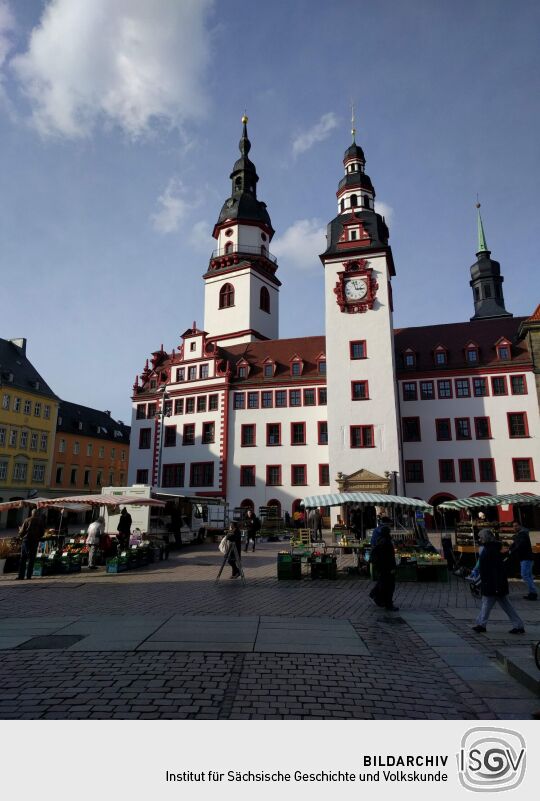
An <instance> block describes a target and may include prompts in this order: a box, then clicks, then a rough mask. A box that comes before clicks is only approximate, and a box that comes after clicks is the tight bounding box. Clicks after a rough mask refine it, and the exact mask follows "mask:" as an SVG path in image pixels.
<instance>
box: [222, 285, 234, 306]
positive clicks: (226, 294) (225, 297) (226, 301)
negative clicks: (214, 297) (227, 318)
mask: <svg viewBox="0 0 540 801" xmlns="http://www.w3.org/2000/svg"><path fill="white" fill-rule="evenodd" d="M230 306H234V287H233V285H232V284H224V285H223V286H222V287H221V289H220V290H219V308H220V309H228V308H229V307H230Z"/></svg>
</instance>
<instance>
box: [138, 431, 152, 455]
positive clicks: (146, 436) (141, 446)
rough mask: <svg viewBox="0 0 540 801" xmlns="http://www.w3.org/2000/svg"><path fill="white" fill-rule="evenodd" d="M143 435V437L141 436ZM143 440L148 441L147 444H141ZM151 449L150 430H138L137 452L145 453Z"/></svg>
mask: <svg viewBox="0 0 540 801" xmlns="http://www.w3.org/2000/svg"><path fill="white" fill-rule="evenodd" d="M143 435H144V436H143ZM143 439H144V440H145V441H146V440H147V441H148V444H143ZM151 447H152V429H151V428H140V429H139V450H140V451H147V450H149V449H150V448H151Z"/></svg>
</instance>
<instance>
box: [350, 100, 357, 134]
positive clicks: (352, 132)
mask: <svg viewBox="0 0 540 801" xmlns="http://www.w3.org/2000/svg"><path fill="white" fill-rule="evenodd" d="M351 136H352V140H353V145H355V144H356V127H355V124H354V103H353V102H352V100H351Z"/></svg>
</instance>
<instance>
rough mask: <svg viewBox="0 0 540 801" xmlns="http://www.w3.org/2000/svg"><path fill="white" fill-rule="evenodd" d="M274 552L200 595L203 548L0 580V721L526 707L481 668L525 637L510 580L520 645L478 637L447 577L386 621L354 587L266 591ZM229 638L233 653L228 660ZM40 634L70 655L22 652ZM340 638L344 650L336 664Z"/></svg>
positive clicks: (513, 687) (487, 711)
mask: <svg viewBox="0 0 540 801" xmlns="http://www.w3.org/2000/svg"><path fill="white" fill-rule="evenodd" d="M281 547H282V546H280V545H274V544H263V545H262V546H261V547H260V548H259V550H258V551H256V552H255V554H251V553H249V554H248V555H247V556H245V557H244V568H245V572H246V580H247V582H246V585H245V586H242V584H241V583H239V582H238V581H231V580H229V579H228V578H224V579H222V580H221V581H220V582H219V583H218V584H216V583H215V577H216V575H217V572H218V568H219V566H220V564H221V556H220V554H219V552H217V546H215V545H211V544H207V545H205V546H202V547H201V546H193V547H189V548H185V549H183V550H182V551H179V552H176V553H173V554H171V558H170V560H169V561H168V562H162V563H159V564H157V565H152V566H150V567H148V568H143V569H141V570H138V571H133V572H128V573H124V574H118V575H106V574H104V571H103V570H100V571H96V572H95V573H89V572H87V571H83V573H82V574H79V575H72V576H60V577H50V578H43V579H33V580H32V581H31V582H26V581H25V582H17V581H14V580H13V578H14V577H11V576H9V575H8V576H2V577H0V718H2V719H9V718H18V719H20V718H32V719H34V718H60V719H64V718H122V719H130V718H139V719H144V718H191V719H193V718H196V719H205V718H213V719H216V718H217V719H244V718H245V719H261V718H263V719H264V718H268V719H272V718H289V719H290V718H313V719H314V718H360V719H387V718H396V719H404V718H405V719H407V718H416V719H441V718H444V719H448V718H455V719H471V720H474V719H493V718H500V719H512V718H529V717H530V715H531V713H532V712H533V711H537V710H538V709H539V708H540V699H539V698H538V697H536V696H535V695H533V694H532V693H530V692H529V691H528V690H526V689H525V688H524V687H523V686H521V685H520V684H518V683H517V682H516V681H515V680H514V679H512V678H511V677H509V676H508V675H507V674H506V673H505V672H504V671H503V670H502V669H501V667H500V666H499V664H498V662H497V661H496V659H495V654H496V651H497V650H498V649H500V648H502V647H512V648H518V649H522V650H523V653H526V652H527V651H529V652H530V646H531V643H532V642H534V641H535V640H537V639H540V608H539V607H540V604H534V603H527V602H526V601H524V600H523V599H522V595H523V594H524V591H523V587H522V585H521V583H520V582H512V583H511V587H512V602H514V603H515V606H516V608H517V609H518V611H519V613H520V614H521V615H522V617H523V618H524V619H525V622H526V627H527V634H526V635H525V636H523V637H520V638H516V637H512V636H510V635H509V634H508V629H509V628H510V625H509V623H508V621H507V620H506V618H505V616H504V615H503V614H502V613H500V612H498V611H496V610H495V611H494V612H493V614H492V618H491V620H490V624H489V630H488V634H487V635H477V634H475V633H474V632H472V631H471V630H470V626H471V624H472V623H473V622H474V617H475V615H476V612H477V608H478V601H477V600H475V599H474V598H473V597H472V596H471V594H470V592H469V588H468V586H467V584H466V583H465V582H463V581H462V580H461V579H456V578H452V580H451V582H450V583H449V584H400V585H398V589H397V592H396V596H395V602H396V603H397V604H398V605H399V607H400V611H399V612H398V613H387V612H385V611H384V610H380V609H378V608H377V607H374V606H373V604H372V602H371V601H370V599H369V596H368V592H369V588H370V586H371V585H370V583H369V582H368V581H367V580H364V579H359V578H358V577H344V578H339V579H338V580H337V581H311V580H310V579H309V578H306V579H303V580H302V581H300V582H278V581H277V579H276V578H275V570H276V568H275V562H276V552H277V551H278V550H279V549H280V548H281ZM226 572H227V573H228V572H229V571H228V569H227V571H226ZM301 618H304V619H308V620H301ZM199 621H201V625H199ZM202 623H204V625H202ZM314 630H315V631H316V632H317V636H316V637H315V638H314V637H313V631H314ZM235 632H237V633H238V632H242V639H241V642H242V643H243V649H239V650H229V646H230V644H231V643H234V642H237V640H236V639H235V637H236V636H237V635H236V634H235ZM295 632H298V633H297V634H296V633H295ZM353 632H355V634H356V636H355V634H354V633H353ZM51 635H52V639H51V640H46V641H45V643H47V642H51V643H53V642H54V637H55V636H59V635H63V636H69V637H70V638H71V639H70V640H69V641H68V642H69V645H68V646H67V647H64V648H62V649H59V650H50V649H47V648H46V649H42V648H39V649H34V648H33V647H32V648H31V649H30V650H28V646H29V645H30V646H31V645H32V643H31V642H29V641H30V640H31V638H34V637H50V636H51ZM76 638H80V639H76ZM190 638H194V639H190ZM340 638H341V639H345V640H346V642H347V644H348V646H350V647H349V650H348V652H347V653H336V651H339V642H340ZM321 639H322V640H323V646H321V644H320V640H321ZM516 639H517V640H518V641H517V642H516ZM220 642H225V643H227V645H226V646H223V649H222V650H214V649H215V648H216V647H217V646H219V643H220ZM25 643H26V645H25ZM149 643H152V645H151V647H152V650H148V644H149ZM189 643H193V645H188V646H187V647H189V648H192V650H189V651H187V650H185V647H186V644H189ZM210 643H212V649H210V650H208V649H205V645H206V646H207V648H209V645H210ZM257 643H259V645H260V648H261V650H258V649H257ZM179 644H180V645H181V646H182V648H181V650H177V646H178V645H179ZM278 646H282V647H284V648H285V652H281V648H280V647H278ZM312 646H315V648H316V649H317V650H319V651H320V650H322V651H330V652H328V653H326V652H325V653H310V652H309V651H310V648H311V647H312ZM233 647H234V646H233ZM351 648H352V650H353V653H351V652H350V649H351ZM173 649H174V650H173ZM355 649H357V651H356V652H354V651H355ZM332 651H333V652H332Z"/></svg>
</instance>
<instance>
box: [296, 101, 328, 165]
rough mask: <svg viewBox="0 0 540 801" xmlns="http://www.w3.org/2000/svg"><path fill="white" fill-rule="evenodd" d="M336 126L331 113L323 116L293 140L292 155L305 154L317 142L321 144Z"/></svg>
mask: <svg viewBox="0 0 540 801" xmlns="http://www.w3.org/2000/svg"><path fill="white" fill-rule="evenodd" d="M337 124H338V120H337V117H336V115H335V114H334V112H333V111H330V112H329V113H328V114H323V115H322V117H321V119H320V120H319V122H317V123H315V125H313V127H311V128H309V130H307V131H304V132H303V133H301V134H300V135H299V136H297V137H296V138H295V139H294V140H293V144H292V150H293V155H294V156H298V155H300V153H305V152H306V150H309V149H310V148H311V147H313V145H315V144H317V142H323V141H324V140H325V139H326V138H327V137H328V136H329V135H330V132H331V131H333V130H334V128H336V127H337Z"/></svg>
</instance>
